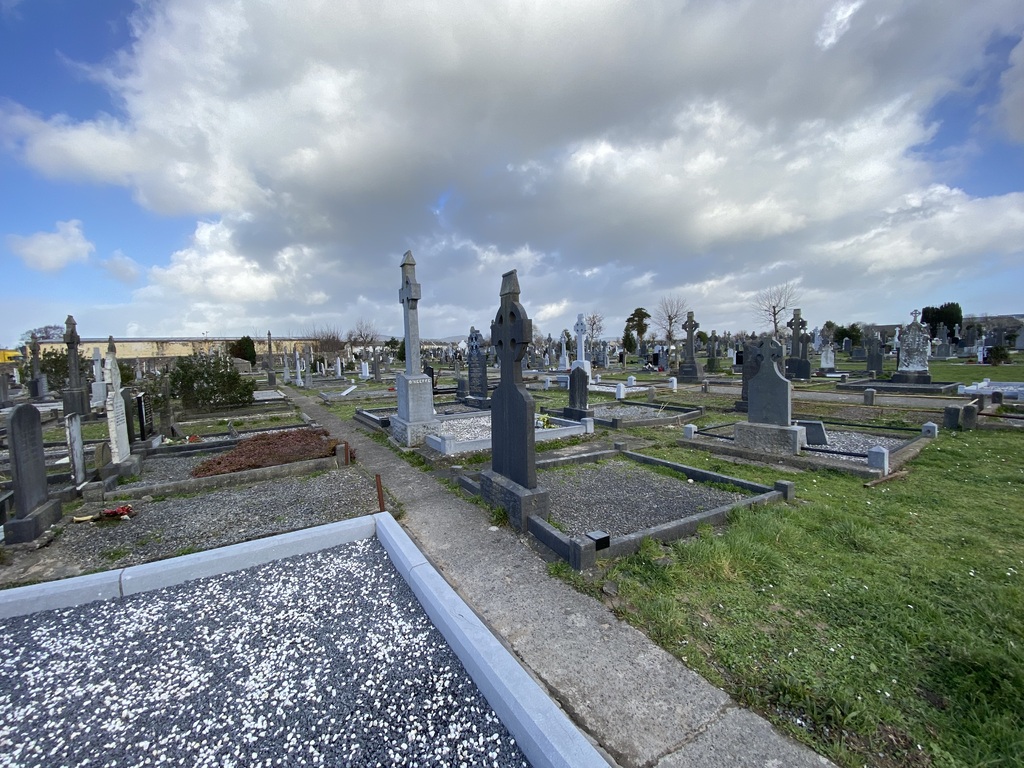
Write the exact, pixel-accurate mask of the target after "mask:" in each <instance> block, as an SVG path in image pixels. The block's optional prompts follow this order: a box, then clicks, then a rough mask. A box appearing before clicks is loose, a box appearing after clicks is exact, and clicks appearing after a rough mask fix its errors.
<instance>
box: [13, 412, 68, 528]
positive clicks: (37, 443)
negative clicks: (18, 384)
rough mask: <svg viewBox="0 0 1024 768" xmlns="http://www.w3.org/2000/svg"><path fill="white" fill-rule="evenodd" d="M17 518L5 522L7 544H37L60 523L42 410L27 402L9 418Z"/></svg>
mask: <svg viewBox="0 0 1024 768" xmlns="http://www.w3.org/2000/svg"><path fill="white" fill-rule="evenodd" d="M7 443H8V446H9V451H10V463H11V482H12V485H13V493H14V517H12V518H10V519H8V520H7V522H5V523H4V542H5V543H7V544H20V543H23V542H26V541H35V540H36V539H38V538H39V537H40V536H41V535H42V534H43V532H44V531H45V530H46V529H47V528H49V527H50V526H51V525H53V524H54V523H56V522H57V521H58V520H60V517H61V507H60V500H59V499H52V500H51V499H50V498H49V495H48V487H47V481H46V455H45V452H44V450H43V424H42V420H41V419H40V418H39V411H38V410H37V409H36V407H35V406H33V405H29V404H27V403H25V404H22V405H16V406H15V407H14V408H12V409H11V412H10V414H9V415H8V417H7Z"/></svg>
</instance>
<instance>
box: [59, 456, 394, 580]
mask: <svg viewBox="0 0 1024 768" xmlns="http://www.w3.org/2000/svg"><path fill="white" fill-rule="evenodd" d="M197 460H202V457H194V456H189V457H181V458H177V459H168V460H166V461H174V462H176V463H179V466H183V465H185V464H187V463H188V462H189V461H197ZM161 461H164V460H163V459H161ZM147 463H150V462H147ZM119 503H121V502H117V501H112V500H108V501H107V502H106V503H105V506H106V507H108V508H110V507H115V506H117V505H118V504H119ZM130 503H131V505H132V508H133V510H134V511H135V512H136V513H137V515H136V516H135V517H132V518H128V519H114V520H103V521H100V522H94V523H77V524H76V523H70V522H67V523H65V526H64V530H63V533H62V534H61V535H60V536H59V537H58V538H57V539H56V541H54V542H53V543H51V544H50V546H49V547H48V548H47V549H51V550H53V554H54V556H55V557H58V558H60V559H61V561H62V562H63V563H64V564H65V565H66V566H69V567H70V573H69V575H71V574H73V573H74V572H76V571H77V572H78V573H85V572H86V571H89V570H107V569H110V568H122V567H126V566H129V565H138V564H140V563H146V562H150V561H152V560H160V559H163V558H165V557H174V556H176V555H180V554H185V553H187V552H197V551H199V550H204V549H214V548H215V547H223V546H226V545H228V544H236V543H238V542H240V541H249V540H251V539H258V538H262V537H264V536H271V535H273V534H276V533H285V532H287V531H294V530H298V529H301V528H309V527H311V526H314V525H324V524H326V523H334V522H337V521H338V520H345V519H347V518H351V517H358V516H360V515H367V514H373V513H374V512H377V488H376V485H375V483H374V481H373V479H372V478H370V477H367V476H366V475H365V474H363V472H361V471H360V470H359V469H357V468H356V467H343V468H340V469H336V470H331V471H328V472H322V473H317V474H313V475H307V476H301V477H286V478H280V479H276V480H264V481H261V482H257V483H252V484H250V485H246V486H241V487H236V488H221V489H217V490H214V491H209V492H207V493H199V494H197V495H194V496H188V497H185V496H168V497H167V498H160V497H158V496H154V497H153V499H152V500H151V501H148V500H145V499H142V500H135V499H133V500H132V501H131V502H130ZM89 509H90V507H89V506H88V505H86V506H83V507H82V508H81V509H80V510H78V511H77V512H76V513H75V514H84V513H86V512H88V511H89Z"/></svg>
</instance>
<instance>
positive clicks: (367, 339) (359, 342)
mask: <svg viewBox="0 0 1024 768" xmlns="http://www.w3.org/2000/svg"><path fill="white" fill-rule="evenodd" d="M345 340H346V341H348V343H349V345H350V346H351V347H352V351H353V353H354V352H355V350H356V347H359V348H360V349H361V350H366V349H367V347H368V348H369V349H370V355H371V358H372V361H373V378H374V380H375V381H380V366H379V365H378V364H377V347H378V346H380V331H378V330H377V326H376V325H374V324H373V321H372V320H367V319H366V318H362V317H361V318H359V320H357V321H356V327H355V328H353V329H351V330H350V331H349V332H348V333H347V334H346V335H345ZM362 359H363V360H365V359H366V358H365V357H363V358H362Z"/></svg>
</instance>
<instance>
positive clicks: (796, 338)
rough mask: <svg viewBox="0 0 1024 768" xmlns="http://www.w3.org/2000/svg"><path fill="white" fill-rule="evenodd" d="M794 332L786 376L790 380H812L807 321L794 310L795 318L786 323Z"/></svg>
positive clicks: (809, 337)
mask: <svg viewBox="0 0 1024 768" xmlns="http://www.w3.org/2000/svg"><path fill="white" fill-rule="evenodd" d="M786 327H787V328H789V329H790V330H791V331H792V332H793V338H792V343H791V346H790V355H789V357H788V358H786V376H787V377H788V378H790V379H809V378H811V361H810V358H809V355H808V347H809V346H810V341H811V336H810V334H808V333H807V321H806V320H804V318H803V317H802V316H801V312H800V310H799V309H794V310H793V317H792V318H791V319H790V320H789V322H788V323H786Z"/></svg>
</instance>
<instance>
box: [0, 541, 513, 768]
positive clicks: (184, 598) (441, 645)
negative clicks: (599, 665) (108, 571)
mask: <svg viewBox="0 0 1024 768" xmlns="http://www.w3.org/2000/svg"><path fill="white" fill-rule="evenodd" d="M313 584H315V585H316V588H315V589H310V588H309V587H310V585H313ZM0 628H2V631H3V634H4V637H5V638H6V639H7V644H8V649H9V652H8V653H5V654H4V657H3V659H2V660H0V670H2V671H3V675H4V679H5V681H6V684H5V686H4V691H3V693H2V694H0V739H2V740H3V741H4V743H5V744H7V745H8V747H9V748H5V758H6V760H5V762H8V761H9V764H12V765H15V764H16V765H26V766H27V765H71V764H75V765H84V764H90V765H92V764H95V765H114V764H116V765H141V764H143V763H144V762H145V763H148V762H152V763H154V764H160V763H165V762H166V763H168V764H174V765H186V764H187V765H270V764H287V765H294V766H302V765H389V766H392V765H393V766H412V765H464V766H485V765H486V766H497V767H498V768H506V767H508V768H511V767H512V766H528V764H529V763H528V762H527V760H526V758H525V756H524V755H523V753H522V751H521V750H520V749H519V747H518V746H517V744H516V743H515V740H514V739H513V738H512V736H511V734H510V733H509V731H508V730H507V729H506V728H505V726H504V725H503V724H502V723H501V721H500V720H499V718H498V716H497V715H496V714H495V712H494V710H493V708H492V707H491V706H490V705H489V704H488V702H487V700H486V699H484V697H483V695H482V694H481V692H480V690H479V689H478V688H477V686H476V685H475V684H474V682H473V680H472V679H471V678H470V676H469V675H468V674H467V672H466V670H465V668H464V667H463V665H462V663H461V662H460V660H459V658H458V656H457V655H456V654H455V652H454V651H453V650H452V649H451V647H450V646H449V645H448V644H447V643H446V642H445V640H444V638H443V637H442V635H441V633H440V632H439V631H438V629H437V628H435V626H434V625H433V624H432V623H431V621H430V619H429V618H428V617H427V615H426V613H425V612H424V610H423V608H422V607H421V606H420V604H419V603H418V602H417V600H416V598H415V596H414V595H413V592H412V590H411V588H410V587H409V585H408V584H407V583H406V582H405V581H404V580H403V579H402V577H401V576H400V575H399V573H398V572H397V571H396V569H395V567H394V566H393V565H392V564H391V562H390V560H389V558H388V556H387V553H386V552H385V551H384V549H383V548H382V547H381V545H380V544H379V543H378V542H377V541H376V540H372V539H371V540H362V541H355V542H352V543H349V544H344V545H341V546H337V547H334V548H332V549H327V550H321V551H319V552H314V553H311V554H308V555H300V556H297V557H292V558H289V559H286V560H280V561H276V562H271V563H268V564H265V565H259V566H253V567H250V568H248V569H246V570H243V571H236V572H232V573H225V574H221V575H218V576H211V577H208V578H205V579H200V580H196V581H191V582H187V583H184V584H178V585H176V586H170V587H164V588H162V589H157V590H154V591H150V592H144V593H141V594H137V595H131V596H128V597H126V598H124V599H122V600H110V601H103V602H92V603H87V604H85V605H79V606H76V607H73V608H66V609H60V610H52V611H44V612H40V613H35V614H30V615H27V616H17V617H14V618H9V619H5V620H3V621H0ZM69 648H73V649H74V653H73V654H69V653H68V652H67V649H69ZM168 702H173V706H168Z"/></svg>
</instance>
